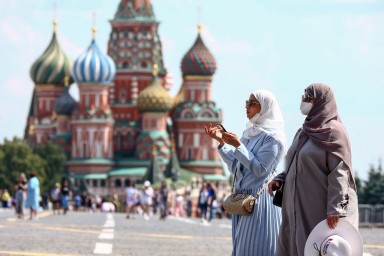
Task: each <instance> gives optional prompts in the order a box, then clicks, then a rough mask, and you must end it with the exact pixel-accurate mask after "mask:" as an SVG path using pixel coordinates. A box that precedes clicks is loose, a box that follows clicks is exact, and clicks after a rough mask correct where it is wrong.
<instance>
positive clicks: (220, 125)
mask: <svg viewBox="0 0 384 256" xmlns="http://www.w3.org/2000/svg"><path fill="white" fill-rule="evenodd" d="M216 127H218V128H219V129H220V132H221V131H223V132H227V130H225V128H224V126H223V125H222V124H216Z"/></svg>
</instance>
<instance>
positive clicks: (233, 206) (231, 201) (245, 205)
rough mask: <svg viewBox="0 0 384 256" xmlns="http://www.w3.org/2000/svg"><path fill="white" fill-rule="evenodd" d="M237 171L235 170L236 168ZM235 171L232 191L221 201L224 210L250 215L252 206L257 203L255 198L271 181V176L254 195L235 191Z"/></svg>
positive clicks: (230, 212)
mask: <svg viewBox="0 0 384 256" xmlns="http://www.w3.org/2000/svg"><path fill="white" fill-rule="evenodd" d="M236 172H237V170H236ZM236 172H235V179H234V180H233V184H232V193H231V194H230V195H229V196H228V197H227V198H226V199H225V201H224V203H223V208H224V210H225V211H226V212H227V213H229V214H237V215H245V216H248V215H251V214H252V211H253V207H254V206H255V204H256V203H257V199H258V198H259V197H260V195H261V193H262V192H263V190H264V189H265V188H266V187H267V186H268V184H269V182H271V181H272V179H273V176H272V177H271V178H270V179H269V180H268V181H266V182H265V183H264V185H263V187H262V188H260V189H259V191H258V192H257V194H256V197H254V196H253V195H248V194H247V193H246V192H243V193H238V194H236V193H235V188H234V187H235V181H236Z"/></svg>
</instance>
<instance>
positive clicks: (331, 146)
mask: <svg viewBox="0 0 384 256" xmlns="http://www.w3.org/2000/svg"><path fill="white" fill-rule="evenodd" d="M306 92H307V94H308V95H309V96H310V97H311V98H314V99H315V103H314V105H313V107H312V109H311V111H310V112H309V113H308V116H307V118H306V119H305V121H304V124H303V131H302V133H301V134H300V136H299V144H298V148H297V151H299V150H300V148H301V147H302V146H303V145H304V143H305V141H306V139H308V138H309V139H310V140H311V141H312V142H313V143H315V144H316V145H318V146H319V147H321V148H323V149H324V150H326V151H327V152H329V153H331V154H333V155H335V156H337V157H338V158H340V159H341V160H343V161H344V163H345V164H346V165H347V166H348V168H349V171H350V173H351V177H352V179H354V178H353V173H352V158H351V145H350V141H349V137H348V133H347V131H346V129H345V127H344V125H343V122H342V121H341V119H340V117H339V114H338V112H337V106H336V100H335V97H334V94H333V91H332V89H331V88H330V87H329V86H328V85H326V84H321V83H315V84H311V85H309V86H308V87H307V89H306Z"/></svg>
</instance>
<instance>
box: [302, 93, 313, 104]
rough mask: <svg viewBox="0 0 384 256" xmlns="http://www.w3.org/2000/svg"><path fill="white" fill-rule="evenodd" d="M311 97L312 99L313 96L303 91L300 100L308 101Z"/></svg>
mask: <svg viewBox="0 0 384 256" xmlns="http://www.w3.org/2000/svg"><path fill="white" fill-rule="evenodd" d="M311 99H313V97H311V96H309V95H308V94H307V93H304V94H303V95H302V96H301V101H302V102H310V101H311Z"/></svg>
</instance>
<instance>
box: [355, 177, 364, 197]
mask: <svg viewBox="0 0 384 256" xmlns="http://www.w3.org/2000/svg"><path fill="white" fill-rule="evenodd" d="M355 182H356V190H357V197H358V202H359V204H365V202H364V201H365V198H364V181H363V180H362V179H360V177H359V176H358V175H357V174H356V176H355Z"/></svg>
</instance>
